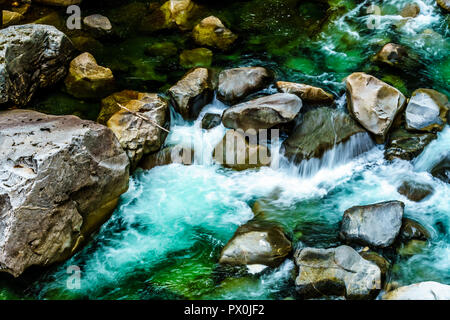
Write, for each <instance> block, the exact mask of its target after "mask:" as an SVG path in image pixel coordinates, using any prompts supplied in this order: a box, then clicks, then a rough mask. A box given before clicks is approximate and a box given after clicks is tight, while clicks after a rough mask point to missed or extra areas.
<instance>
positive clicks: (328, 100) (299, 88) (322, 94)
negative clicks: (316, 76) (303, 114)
mask: <svg viewBox="0 0 450 320" xmlns="http://www.w3.org/2000/svg"><path fill="white" fill-rule="evenodd" d="M276 85H277V89H278V91H280V92H284V93H292V94H295V95H297V96H298V97H300V98H301V99H302V101H304V102H307V103H311V104H326V105H330V104H332V103H333V101H334V97H333V95H332V94H330V93H328V92H326V91H325V90H323V89H322V88H317V87H313V86H309V85H307V84H303V83H294V82H286V81H278V82H277V83H276Z"/></svg>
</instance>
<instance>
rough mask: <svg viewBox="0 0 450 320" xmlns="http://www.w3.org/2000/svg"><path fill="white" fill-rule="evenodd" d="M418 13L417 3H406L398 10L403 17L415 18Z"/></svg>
mask: <svg viewBox="0 0 450 320" xmlns="http://www.w3.org/2000/svg"><path fill="white" fill-rule="evenodd" d="M419 13H420V7H419V5H418V4H417V3H415V2H414V3H408V4H407V5H406V6H405V7H404V8H403V9H402V11H401V12H400V15H401V16H402V17H403V18H415V17H417V16H418V15H419Z"/></svg>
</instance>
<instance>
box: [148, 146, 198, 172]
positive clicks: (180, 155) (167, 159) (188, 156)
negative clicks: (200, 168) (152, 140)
mask: <svg viewBox="0 0 450 320" xmlns="http://www.w3.org/2000/svg"><path fill="white" fill-rule="evenodd" d="M172 163H179V164H184V165H191V164H192V163H194V150H192V149H190V148H186V147H182V146H173V147H165V148H163V149H161V150H160V151H158V152H156V153H153V154H150V155H147V156H144V157H143V159H142V161H141V163H140V164H139V166H140V167H141V168H142V169H145V170H150V169H153V168H155V167H159V166H165V165H169V164H172Z"/></svg>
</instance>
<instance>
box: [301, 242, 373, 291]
mask: <svg viewBox="0 0 450 320" xmlns="http://www.w3.org/2000/svg"><path fill="white" fill-rule="evenodd" d="M294 258H295V263H296V265H297V266H298V276H297V278H296V279H295V286H296V290H297V292H298V293H299V294H300V296H301V297H303V298H305V299H308V298H315V297H320V296H323V295H325V296H345V297H346V298H347V299H369V298H373V297H375V296H376V294H377V293H378V291H379V290H380V288H381V271H380V268H379V267H378V266H377V265H376V264H374V263H372V262H370V261H367V260H365V259H363V258H362V257H361V256H360V255H359V254H358V252H356V251H355V250H354V249H352V248H351V247H348V246H339V247H337V248H332V249H317V248H304V249H300V250H298V251H296V252H295V254H294Z"/></svg>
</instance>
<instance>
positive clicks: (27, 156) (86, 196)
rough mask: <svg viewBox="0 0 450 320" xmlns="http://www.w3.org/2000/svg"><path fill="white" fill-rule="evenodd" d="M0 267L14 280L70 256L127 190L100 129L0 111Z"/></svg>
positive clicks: (109, 137)
mask: <svg viewBox="0 0 450 320" xmlns="http://www.w3.org/2000/svg"><path fill="white" fill-rule="evenodd" d="M0 141H1V143H0V217H2V218H1V223H0V271H2V272H8V273H10V274H12V275H13V276H15V277H17V276H19V275H21V274H22V273H23V272H24V271H25V270H26V269H27V268H29V267H31V266H48V265H50V264H52V263H54V262H59V261H63V260H65V259H67V258H68V257H70V256H71V255H72V254H74V253H75V252H76V251H77V249H78V248H80V246H81V244H83V243H84V241H85V239H87V238H88V236H89V235H90V234H91V233H92V232H94V231H96V230H97V229H98V228H99V227H100V226H101V225H102V224H103V223H104V222H105V221H106V220H107V219H108V218H109V217H110V214H111V213H112V212H113V211H114V209H115V207H116V205H117V203H118V199H119V197H120V195H121V194H122V193H124V192H126V191H127V189H128V181H129V161H128V157H127V156H126V154H125V152H124V151H123V150H122V148H121V146H120V144H119V142H118V141H117V138H116V137H115V136H114V134H113V132H112V131H111V130H110V129H108V128H107V127H105V126H103V125H100V124H97V123H95V122H92V121H86V120H81V119H79V118H78V117H75V116H51V115H46V114H43V113H39V112H35V111H29V110H10V111H1V112H0Z"/></svg>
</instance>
